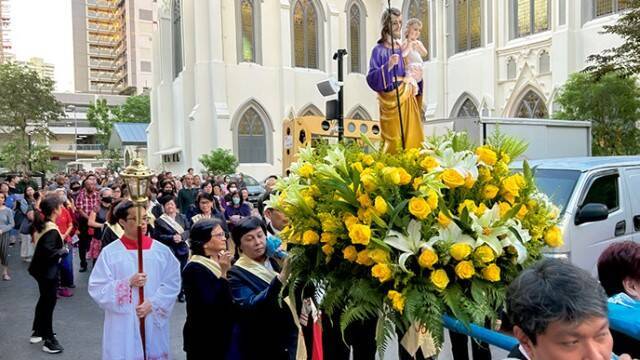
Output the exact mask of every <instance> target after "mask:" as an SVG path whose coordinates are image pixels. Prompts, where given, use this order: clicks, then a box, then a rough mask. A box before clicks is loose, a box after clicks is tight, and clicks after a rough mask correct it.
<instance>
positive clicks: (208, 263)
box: [189, 255, 222, 278]
mask: <svg viewBox="0 0 640 360" xmlns="http://www.w3.org/2000/svg"><path fill="white" fill-rule="evenodd" d="M189 262H193V263H196V264H200V265H202V266H204V267H206V268H207V269H208V270H209V271H211V272H212V273H213V275H215V276H216V277H217V278H220V277H222V269H221V268H220V265H219V264H218V263H217V262H215V261H213V260H211V259H209V258H208V257H206V256H202V255H193V256H191V258H190V259H189Z"/></svg>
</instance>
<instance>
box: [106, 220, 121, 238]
mask: <svg viewBox="0 0 640 360" xmlns="http://www.w3.org/2000/svg"><path fill="white" fill-rule="evenodd" d="M107 226H108V227H109V229H111V231H113V233H114V234H116V236H117V237H118V239H120V238H121V237H122V235H124V230H123V229H122V226H120V224H118V223H115V224H113V225H111V224H107Z"/></svg>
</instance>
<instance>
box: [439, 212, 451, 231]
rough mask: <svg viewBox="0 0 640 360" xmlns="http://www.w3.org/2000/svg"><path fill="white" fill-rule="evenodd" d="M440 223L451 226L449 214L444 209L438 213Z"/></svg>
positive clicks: (443, 225)
mask: <svg viewBox="0 0 640 360" xmlns="http://www.w3.org/2000/svg"><path fill="white" fill-rule="evenodd" d="M438 223H439V224H440V226H442V227H443V228H446V227H447V226H449V224H451V219H450V218H449V217H448V216H447V215H445V214H444V213H443V212H442V211H440V212H439V213H438Z"/></svg>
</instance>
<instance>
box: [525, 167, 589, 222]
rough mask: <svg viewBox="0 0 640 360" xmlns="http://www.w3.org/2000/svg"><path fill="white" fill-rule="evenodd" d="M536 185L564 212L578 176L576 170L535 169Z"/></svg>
mask: <svg viewBox="0 0 640 360" xmlns="http://www.w3.org/2000/svg"><path fill="white" fill-rule="evenodd" d="M534 176H535V180H536V186H537V187H538V189H539V190H540V191H542V192H543V193H545V194H547V196H548V197H549V200H551V201H552V202H553V203H554V204H555V205H556V206H557V207H558V208H559V209H560V212H561V213H564V210H565V208H566V207H567V203H568V202H569V199H570V198H571V194H573V189H574V188H575V186H576V182H577V181H578V178H579V177H580V171H577V170H557V169H536V170H535V172H534Z"/></svg>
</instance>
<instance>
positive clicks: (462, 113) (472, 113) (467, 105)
mask: <svg viewBox="0 0 640 360" xmlns="http://www.w3.org/2000/svg"><path fill="white" fill-rule="evenodd" d="M479 115H480V114H479V113H478V108H477V107H476V104H474V103H473V101H471V99H469V98H467V99H466V100H465V101H464V102H463V103H462V106H460V109H459V110H458V115H457V117H459V118H467V117H478V116H479Z"/></svg>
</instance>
